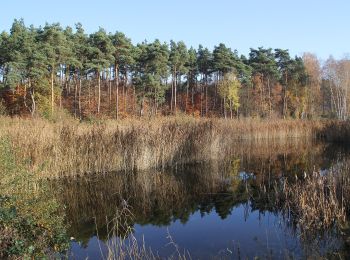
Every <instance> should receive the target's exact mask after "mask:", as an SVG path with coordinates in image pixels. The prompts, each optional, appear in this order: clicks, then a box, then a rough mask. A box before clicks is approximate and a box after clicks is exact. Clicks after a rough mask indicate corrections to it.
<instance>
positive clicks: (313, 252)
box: [52, 140, 349, 259]
mask: <svg viewBox="0 0 350 260" xmlns="http://www.w3.org/2000/svg"><path fill="white" fill-rule="evenodd" d="M234 150H235V152H234V153H233V154H232V155H230V156H229V157H227V156H225V158H222V159H220V160H208V161H205V162H193V163H190V164H185V165H183V164H178V165H174V166H173V167H171V168H169V169H157V170H149V171H143V172H114V173H107V174H93V175H89V176H84V177H78V178H74V179H63V180H61V181H60V182H59V183H55V184H53V185H52V187H53V188H54V189H55V190H56V191H57V190H59V193H58V195H57V199H58V200H59V201H60V202H61V203H62V204H64V205H65V213H66V218H67V222H68V223H69V230H68V233H69V236H71V237H72V243H71V249H70V251H69V252H68V256H69V258H71V259H86V258H87V257H88V258H89V259H100V258H103V256H106V254H107V252H108V247H109V248H110V247H111V246H112V247H113V243H117V241H118V240H120V238H126V240H127V241H129V242H128V243H132V241H138V243H139V245H141V246H142V245H144V246H145V247H146V248H147V249H150V250H151V251H152V252H153V254H154V255H157V256H159V257H161V258H162V257H170V256H173V257H175V258H176V257H177V256H178V255H179V254H181V255H190V257H191V258H192V259H212V258H223V259H232V258H234V259H238V258H246V257H247V258H249V259H252V258H254V257H262V258H272V259H280V258H287V257H290V258H305V257H308V256H314V257H315V256H316V257H318V256H329V255H334V254H335V253H337V252H344V251H347V250H348V249H347V244H346V243H345V241H344V239H343V238H342V235H341V234H340V233H339V232H338V231H337V230H324V232H321V233H320V232H315V233H313V232H310V231H308V232H306V233H305V231H303V230H302V229H301V228H300V226H299V225H298V223H297V222H296V221H295V220H294V219H293V216H291V214H290V213H289V212H286V211H285V210H282V209H281V207H280V206H279V205H276V204H274V203H271V200H270V199H269V198H270V196H273V193H274V185H275V184H276V183H278V182H280V181H281V180H282V179H284V178H289V179H291V180H293V179H298V178H303V176H304V175H307V174H312V173H313V172H315V171H317V172H327V170H328V169H329V168H330V167H332V165H335V164H339V163H341V162H342V161H343V160H345V159H346V158H347V157H348V156H349V151H348V150H347V149H345V148H344V147H341V146H335V145H331V144H326V143H321V142H311V141H307V142H305V141H302V140H300V141H296V140H290V141H285V142H283V143H237V148H236V149H234ZM116 219H117V221H115V220H116ZM113 220H114V221H113ZM116 223H117V224H116ZM113 224H114V225H115V226H113ZM134 239H136V240H134Z"/></svg>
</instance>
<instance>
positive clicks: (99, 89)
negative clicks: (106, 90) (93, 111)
mask: <svg viewBox="0 0 350 260" xmlns="http://www.w3.org/2000/svg"><path fill="white" fill-rule="evenodd" d="M97 82H98V89H97V90H98V96H97V114H100V108H101V77H100V71H97Z"/></svg>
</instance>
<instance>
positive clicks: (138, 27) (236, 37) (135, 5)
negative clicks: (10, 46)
mask: <svg viewBox="0 0 350 260" xmlns="http://www.w3.org/2000/svg"><path fill="white" fill-rule="evenodd" d="M0 13H1V14H0V31H4V30H5V31H9V29H10V27H11V24H12V22H13V20H14V19H20V18H23V19H24V22H25V24H26V25H28V26H29V25H31V24H33V25H34V26H40V25H42V26H43V25H45V23H46V22H48V23H54V22H59V23H60V24H61V25H62V26H64V27H65V26H71V27H74V25H75V24H76V23H77V22H80V23H82V24H83V27H84V29H85V31H86V32H87V33H92V32H94V31H97V30H98V28H99V26H100V27H103V28H104V29H106V31H107V32H113V33H114V32H115V31H121V32H124V33H125V34H126V35H127V36H128V37H129V38H131V39H132V41H133V43H138V42H142V41H143V40H145V39H147V41H153V40H154V39H159V40H161V41H162V42H163V41H166V42H169V41H170V40H171V39H173V40H175V41H180V40H182V41H184V42H185V43H186V45H187V46H193V47H198V45H199V44H202V45H203V46H205V47H208V48H209V49H212V48H213V47H214V46H215V45H218V44H219V43H221V42H222V43H225V44H226V46H228V47H230V48H232V49H237V51H238V52H239V54H244V55H247V54H248V53H249V50H250V48H258V47H260V46H263V47H266V48H282V49H289V51H290V53H291V54H292V55H293V56H294V55H299V56H300V55H302V54H303V53H304V52H311V53H314V54H316V55H318V56H319V57H320V58H321V59H326V58H328V56H329V55H333V56H334V57H335V58H338V59H339V58H342V57H344V55H346V54H349V53H350V30H349V29H350V28H349V27H350V1H349V0H265V1H263V0H231V1H230V0H215V1H213V0H211V1H209V0H200V1H199V0H192V1H191V0H187V1H186V0H172V1H171V0H147V1H146V0H144V1H142V0H139V1H136V0H124V1H122V0H114V1H113V0H99V1H96V0H95V1H89V0H85V1H83V0H60V1H47V0H31V1H30V0H22V1H21V0H5V1H3V2H2V3H1V12H0Z"/></svg>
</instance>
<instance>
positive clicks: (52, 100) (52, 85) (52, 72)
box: [51, 66, 55, 114]
mask: <svg viewBox="0 0 350 260" xmlns="http://www.w3.org/2000/svg"><path fill="white" fill-rule="evenodd" d="M53 81H54V66H52V70H51V114H53V111H54V103H55V96H54V95H55V93H54V92H55V90H54V83H53Z"/></svg>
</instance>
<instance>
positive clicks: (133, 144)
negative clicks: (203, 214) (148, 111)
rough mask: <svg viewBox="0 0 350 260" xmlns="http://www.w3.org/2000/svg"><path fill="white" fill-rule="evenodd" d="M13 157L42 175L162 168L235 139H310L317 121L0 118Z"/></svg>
mask: <svg viewBox="0 0 350 260" xmlns="http://www.w3.org/2000/svg"><path fill="white" fill-rule="evenodd" d="M0 121H1V125H0V135H2V134H6V135H8V136H10V139H11V141H12V143H13V145H14V147H18V148H19V149H18V156H21V157H25V158H29V159H30V160H31V164H32V167H33V168H34V169H42V174H43V176H49V177H57V176H62V175H68V176H74V175H77V174H78V175H79V174H84V173H88V172H107V171H115V170H144V169H149V168H164V167H167V166H169V165H173V164H176V163H186V162H191V161H204V160H207V159H220V158H223V157H224V156H226V155H228V154H230V153H232V150H234V149H237V146H239V145H240V144H239V143H238V144H237V142H268V143H271V144H273V143H274V142H277V141H278V142H281V141H283V140H287V139H289V138H305V139H311V138H315V137H316V136H317V134H318V132H320V131H321V129H322V128H323V123H322V122H316V121H288V120H278V121H256V120H220V119H194V118H190V117H182V118H156V119H150V120H146V119H141V120H135V119H130V120H124V121H108V120H107V121H102V122H95V123H92V124H89V123H78V122H76V121H73V120H63V121H60V122H56V123H53V122H48V121H45V120H42V119H35V120H23V119H9V118H0Z"/></svg>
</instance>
